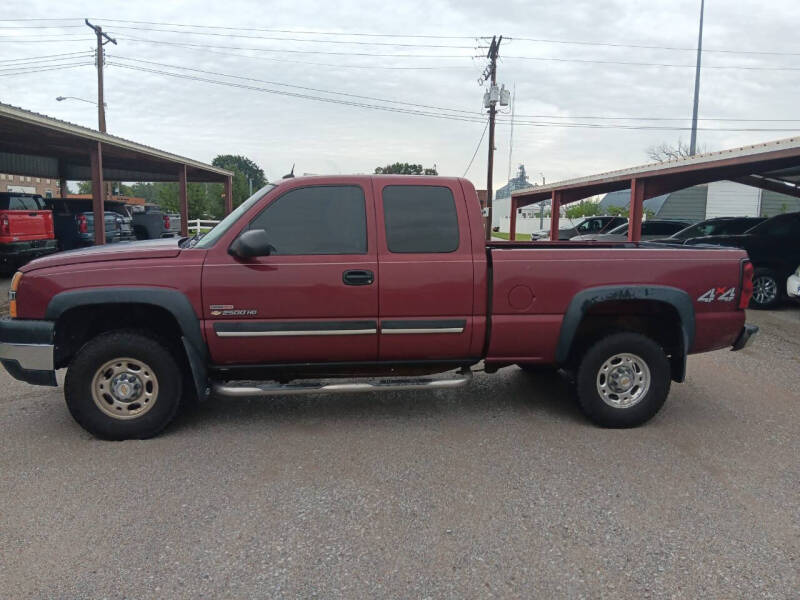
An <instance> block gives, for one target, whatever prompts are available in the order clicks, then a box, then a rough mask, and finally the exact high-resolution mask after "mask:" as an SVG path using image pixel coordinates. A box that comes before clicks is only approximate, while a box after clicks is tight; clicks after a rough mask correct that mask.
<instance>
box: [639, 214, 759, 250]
mask: <svg viewBox="0 0 800 600" xmlns="http://www.w3.org/2000/svg"><path fill="white" fill-rule="evenodd" d="M766 220H767V217H714V218H713V219H706V220H705V221H701V222H700V223H695V224H694V225H692V226H690V227H687V228H686V229H681V230H680V231H679V232H678V233H675V234H672V235H671V236H669V237H667V238H663V239H659V240H652V241H654V242H660V243H664V244H687V243H690V242H689V240H692V239H694V238H702V237H707V236H709V235H731V234H738V233H744V232H745V231H747V230H748V229H752V228H753V227H755V226H756V225H758V224H759V223H763V222H764V221H766ZM698 242H702V240H698ZM694 243H697V242H694Z"/></svg>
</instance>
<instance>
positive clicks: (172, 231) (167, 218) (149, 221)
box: [128, 204, 181, 240]
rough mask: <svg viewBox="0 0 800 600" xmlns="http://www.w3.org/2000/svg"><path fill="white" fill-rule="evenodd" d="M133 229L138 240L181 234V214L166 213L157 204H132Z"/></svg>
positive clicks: (130, 206) (130, 207)
mask: <svg viewBox="0 0 800 600" xmlns="http://www.w3.org/2000/svg"><path fill="white" fill-rule="evenodd" d="M128 208H129V209H130V210H131V213H132V216H133V231H134V233H135V234H136V239H138V240H156V239H159V238H170V237H177V236H179V235H180V234H181V215H180V214H179V213H166V212H164V211H163V210H162V209H161V207H160V206H158V205H157V204H145V205H144V206H141V205H136V204H132V205H129V206H128Z"/></svg>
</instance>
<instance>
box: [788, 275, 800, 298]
mask: <svg viewBox="0 0 800 600" xmlns="http://www.w3.org/2000/svg"><path fill="white" fill-rule="evenodd" d="M786 293H787V294H789V297H790V298H797V299H800V267H797V271H795V272H794V273H793V274H792V275H789V279H787V280H786Z"/></svg>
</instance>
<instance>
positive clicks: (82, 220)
mask: <svg viewBox="0 0 800 600" xmlns="http://www.w3.org/2000/svg"><path fill="white" fill-rule="evenodd" d="M76 218H77V219H78V232H80V233H89V222H88V220H87V219H86V215H78V216H77V217H76Z"/></svg>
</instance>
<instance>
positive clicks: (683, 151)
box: [647, 140, 706, 163]
mask: <svg viewBox="0 0 800 600" xmlns="http://www.w3.org/2000/svg"><path fill="white" fill-rule="evenodd" d="M705 151H706V148H705V146H701V147H699V148H698V149H697V152H698V153H700V154H702V153H703V152H705ZM689 156H691V154H689V146H688V144H684V143H683V141H682V140H678V144H677V145H673V144H668V143H667V142H661V143H660V144H656V145H654V146H650V147H649V148H648V149H647V157H648V158H649V159H650V160H652V161H653V162H657V163H663V162H667V161H670V160H679V159H681V158H687V157H689Z"/></svg>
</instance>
